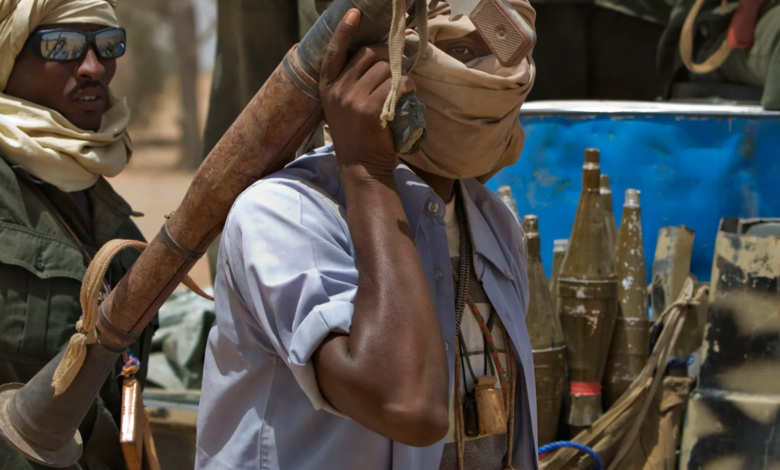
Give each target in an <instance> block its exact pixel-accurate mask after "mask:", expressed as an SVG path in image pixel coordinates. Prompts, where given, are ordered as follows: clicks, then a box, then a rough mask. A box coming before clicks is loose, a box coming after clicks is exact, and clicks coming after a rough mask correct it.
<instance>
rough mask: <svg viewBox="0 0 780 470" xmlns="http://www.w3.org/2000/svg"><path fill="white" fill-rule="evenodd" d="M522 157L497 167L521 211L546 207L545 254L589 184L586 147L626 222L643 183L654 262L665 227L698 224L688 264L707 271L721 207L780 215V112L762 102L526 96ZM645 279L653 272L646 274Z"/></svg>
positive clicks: (699, 272)
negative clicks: (597, 157)
mask: <svg viewBox="0 0 780 470" xmlns="http://www.w3.org/2000/svg"><path fill="white" fill-rule="evenodd" d="M520 122H521V123H522V124H523V128H524V129H525V133H526V141H525V148H524V149H523V154H522V155H521V157H520V160H519V161H518V162H517V163H515V164H514V165H512V166H511V167H508V168H505V169H504V170H502V171H501V172H499V173H498V174H497V175H496V176H495V177H494V178H493V179H492V180H491V181H490V182H489V183H488V187H489V188H491V189H492V190H494V191H495V190H496V189H498V187H499V186H502V185H509V186H510V187H511V188H512V192H513V193H514V196H515V199H516V200H517V207H518V211H519V212H520V215H521V216H523V215H527V214H535V215H538V216H539V232H540V235H541V238H542V260H543V262H544V267H545V270H546V271H547V275H548V276H549V275H550V270H551V267H552V248H553V240H555V239H559V238H568V237H569V234H570V232H571V225H572V222H573V221H574V214H575V212H576V210H577V201H578V200H579V196H580V191H581V189H582V162H583V155H584V150H585V149H586V148H588V147H596V148H598V149H600V150H601V169H602V172H603V173H606V174H609V175H610V179H611V181H612V193H613V199H614V209H615V218H616V220H617V221H618V224H620V217H621V215H622V206H623V198H624V193H625V190H626V189H628V188H635V189H639V190H640V191H642V221H643V228H644V241H645V253H646V256H647V260H646V261H647V268H648V270H650V268H651V267H652V261H653V254H654V252H655V243H656V237H657V234H658V229H659V228H661V227H663V226H666V225H686V226H688V227H689V228H691V229H693V230H695V231H696V242H695V245H694V249H693V260H692V265H691V272H692V273H694V274H695V275H696V276H697V277H698V278H699V280H702V281H706V280H709V277H710V271H711V270H712V257H713V250H714V243H715V237H716V235H717V233H718V224H719V222H720V219H721V218H723V217H740V218H749V217H780V113H778V112H766V111H763V110H762V109H761V108H760V107H757V106H741V105H710V104H707V105H705V104H680V103H655V102H617V101H613V102H608V101H569V102H564V101H557V102H555V101H547V102H531V103H527V104H526V105H524V106H523V112H522V114H521V115H520ZM648 279H650V276H649V275H648Z"/></svg>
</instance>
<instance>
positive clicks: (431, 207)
mask: <svg viewBox="0 0 780 470" xmlns="http://www.w3.org/2000/svg"><path fill="white" fill-rule="evenodd" d="M428 212H430V213H431V214H435V213H437V212H439V203H438V202H429V203H428Z"/></svg>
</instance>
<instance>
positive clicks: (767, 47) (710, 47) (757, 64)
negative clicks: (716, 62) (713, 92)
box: [658, 0, 780, 110]
mask: <svg viewBox="0 0 780 470" xmlns="http://www.w3.org/2000/svg"><path fill="white" fill-rule="evenodd" d="M693 1H694V0H677V3H676V5H675V6H674V8H673V10H672V15H671V21H670V23H669V26H668V27H667V29H666V31H664V34H663V36H662V38H661V44H660V47H659V54H658V58H659V68H660V70H661V73H662V75H664V76H666V77H669V79H670V80H671V79H673V78H675V77H678V78H679V77H680V75H683V76H686V75H688V76H689V78H690V80H692V81H719V82H723V81H725V82H732V83H743V84H746V85H753V86H759V87H763V88H764V93H763V96H762V99H761V104H762V105H763V106H764V108H765V109H768V110H780V8H777V6H778V3H777V2H775V3H774V4H773V5H771V6H770V7H769V8H768V9H765V10H764V11H763V12H762V14H761V17H760V18H759V21H758V23H757V24H756V29H755V40H754V43H753V47H751V48H750V49H740V50H735V51H732V53H731V55H730V56H729V58H728V59H727V60H726V62H725V63H724V64H723V65H722V66H721V67H720V68H719V69H718V70H716V71H714V72H712V73H709V74H704V75H695V74H691V73H688V71H687V70H686V69H685V67H684V66H683V64H682V60H681V59H680V53H679V44H680V33H681V31H682V25H683V23H684V22H685V18H686V16H687V15H688V12H689V11H690V9H691V6H692V5H693ZM736 6H737V3H736V2H731V3H729V7H728V8H727V9H723V8H721V1H720V0H707V2H706V3H705V5H704V7H702V11H701V12H700V13H699V16H698V18H697V19H696V27H695V28H694V31H695V32H696V37H695V38H694V45H695V49H694V61H695V62H702V61H704V60H705V59H706V58H707V57H709V56H710V55H712V53H713V52H714V51H715V50H716V49H717V48H718V46H720V44H721V43H722V42H723V40H724V39H725V38H726V35H727V34H728V29H729V24H730V23H731V18H732V16H733V14H734V11H735V10H736Z"/></svg>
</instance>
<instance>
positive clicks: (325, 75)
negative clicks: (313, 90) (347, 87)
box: [320, 8, 360, 88]
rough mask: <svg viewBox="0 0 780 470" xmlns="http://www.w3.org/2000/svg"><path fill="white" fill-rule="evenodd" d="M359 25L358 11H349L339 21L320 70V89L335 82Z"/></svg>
mask: <svg viewBox="0 0 780 470" xmlns="http://www.w3.org/2000/svg"><path fill="white" fill-rule="evenodd" d="M359 23H360V10H358V9H357V8H352V9H350V10H349V11H348V12H347V14H346V15H344V18H342V19H341V22H339V25H338V26H337V27H336V31H334V32H333V37H331V38H330V43H328V48H327V49H326V50H325V56H324V57H323V58H322V70H320V88H327V87H329V86H330V85H332V84H333V82H335V81H336V79H337V78H338V77H339V75H340V74H341V71H342V69H344V65H345V64H346V63H347V52H349V43H350V42H351V41H352V36H353V35H354V34H355V31H357V27H358V24H359Z"/></svg>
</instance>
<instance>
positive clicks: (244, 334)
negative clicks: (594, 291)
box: [196, 0, 537, 470]
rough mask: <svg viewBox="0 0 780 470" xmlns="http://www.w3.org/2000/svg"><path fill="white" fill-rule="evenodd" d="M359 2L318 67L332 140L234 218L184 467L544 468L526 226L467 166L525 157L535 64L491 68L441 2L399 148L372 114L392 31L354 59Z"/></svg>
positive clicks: (382, 94) (275, 178)
mask: <svg viewBox="0 0 780 470" xmlns="http://www.w3.org/2000/svg"><path fill="white" fill-rule="evenodd" d="M512 5H513V6H514V7H515V9H516V10H517V12H518V13H519V14H520V15H521V16H522V17H523V18H524V19H525V20H526V22H527V23H528V24H530V25H533V22H534V11H533V9H532V8H531V7H530V5H529V4H528V3H527V2H526V1H525V0H513V1H512ZM359 16H360V15H359V13H358V12H357V10H351V11H350V12H349V13H347V15H346V16H345V18H344V19H343V20H342V22H341V24H340V25H339V27H338V28H337V30H336V31H335V34H334V37H333V40H332V41H331V44H330V47H329V48H328V53H327V56H326V58H325V61H324V64H323V67H322V73H321V76H320V94H321V99H322V104H323V108H324V111H325V120H326V122H327V124H328V126H329V130H330V134H331V136H332V140H333V145H332V146H328V147H324V148H321V149H319V150H316V151H314V152H313V153H311V154H309V155H306V156H304V157H302V158H300V159H298V160H296V161H295V162H293V163H291V164H289V165H288V166H287V167H286V168H285V169H284V170H282V171H280V172H278V173H276V174H273V175H271V176H269V177H267V178H265V179H263V180H261V181H259V182H258V183H256V184H254V185H253V186H252V187H250V188H249V189H247V191H245V192H244V193H243V194H242V195H241V196H240V197H239V198H238V200H237V201H236V203H235V205H234V206H233V208H232V210H231V213H230V215H229V216H228V219H227V222H226V225H225V229H224V232H223V236H222V241H221V246H220V253H219V261H218V270H217V277H216V284H215V291H216V299H217V300H216V301H217V305H216V311H217V320H216V323H215V326H214V327H213V329H212V331H211V333H210V336H209V343H208V350H207V354H206V363H205V364H206V365H205V370H204V380H203V391H202V397H201V402H200V408H199V417H198V442H197V464H196V468H199V469H257V468H268V469H283V470H293V469H296V470H302V469H315V468H316V469H322V468H329V469H330V468H333V469H340V470H373V469H377V470H378V469H383V470H384V469H394V470H414V469H420V470H431V469H437V468H438V469H447V470H449V469H453V470H454V469H491V470H493V469H496V468H506V469H509V468H515V469H521V468H522V469H525V470H530V469H534V468H537V458H536V437H535V436H536V416H535V415H536V412H535V402H536V401H535V391H534V376H533V359H532V351H531V346H530V343H529V338H528V332H527V330H526V327H525V314H526V310H527V307H528V281H527V276H526V262H527V254H526V242H525V236H524V234H523V232H522V229H521V227H520V226H519V224H518V223H517V220H516V218H515V217H514V215H513V214H512V213H511V212H510V210H509V209H508V208H507V207H506V205H505V204H504V203H503V202H502V201H501V200H500V199H499V198H498V197H497V196H496V195H495V194H493V193H492V192H491V191H490V190H488V189H487V188H485V187H484V186H483V184H482V183H481V182H480V181H485V180H486V179H488V178H489V177H490V176H492V175H493V174H495V172H497V171H498V170H500V169H501V168H503V167H505V166H507V165H510V164H512V163H514V162H515V161H516V160H517V159H518V158H519V155H520V153H521V150H522V146H523V141H524V134H523V130H522V128H521V127H520V124H519V122H518V115H519V111H520V106H521V105H522V103H523V101H524V99H525V97H526V95H527V94H528V92H529V90H530V88H531V86H532V84H533V80H534V74H535V69H534V65H533V61H532V59H531V57H530V56H529V57H526V58H525V59H524V60H523V61H522V62H521V63H520V64H519V65H517V66H515V67H509V68H505V67H502V66H501V65H500V64H499V63H498V61H497V60H496V58H495V57H493V56H492V55H491V54H490V51H489V49H488V48H487V46H486V45H485V43H484V41H483V40H482V38H481V37H480V36H479V34H478V32H476V31H475V28H474V27H473V26H472V24H471V22H470V20H469V19H468V18H461V19H460V20H459V21H457V22H450V21H449V19H448V17H449V9H448V7H447V6H446V4H440V6H439V7H437V8H436V9H435V10H433V11H431V13H430V15H429V17H430V21H429V23H428V37H429V40H430V44H428V47H427V50H426V51H425V52H424V53H423V54H421V55H420V57H419V62H418V63H417V65H416V67H415V68H414V69H413V70H412V71H411V72H410V73H409V74H408V76H405V77H403V79H402V80H401V84H400V94H401V95H402V94H404V93H408V92H412V91H414V92H416V94H417V96H418V97H419V98H420V100H421V101H422V102H423V103H424V104H425V105H426V106H427V108H426V112H425V119H426V122H427V126H428V137H427V139H426V140H425V142H424V143H423V144H422V146H421V148H420V151H419V152H417V153H415V154H413V155H409V156H403V157H401V158H400V159H399V155H397V154H396V152H395V150H394V148H393V140H392V137H391V135H390V131H389V130H388V129H387V128H383V126H382V124H381V123H380V119H379V117H380V114H381V111H382V108H383V104H384V102H385V98H386V97H387V96H388V92H389V91H390V90H391V72H390V66H389V65H388V62H387V59H388V51H387V48H386V47H384V46H382V47H380V46H376V47H369V48H364V49H361V50H359V51H358V52H357V53H356V54H355V55H354V57H352V58H351V60H347V45H348V44H349V39H350V37H351V35H352V34H353V33H354V31H355V29H356V27H357V24H358V23H359V21H360V17H359ZM407 49H408V50H409V51H410V53H413V52H414V51H415V50H420V48H419V36H418V32H417V31H414V30H407ZM345 64H346V66H345Z"/></svg>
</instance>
